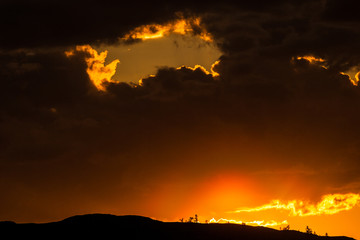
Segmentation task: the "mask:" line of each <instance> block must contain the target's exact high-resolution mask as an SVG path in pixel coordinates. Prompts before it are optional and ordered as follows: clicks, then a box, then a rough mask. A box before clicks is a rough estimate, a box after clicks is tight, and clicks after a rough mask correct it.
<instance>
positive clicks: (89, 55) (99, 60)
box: [65, 45, 120, 91]
mask: <svg viewBox="0 0 360 240" xmlns="http://www.w3.org/2000/svg"><path fill="white" fill-rule="evenodd" d="M75 51H76V52H84V53H86V57H85V61H86V64H87V69H86V72H87V74H88V75H89V78H90V80H91V81H92V83H93V84H94V85H95V87H96V88H97V89H98V90H99V91H105V90H106V89H105V87H104V85H103V84H104V83H105V82H114V80H112V79H111V78H112V77H113V76H114V74H115V73H116V67H117V64H118V63H119V62H120V61H119V60H118V59H116V60H114V61H112V62H111V63H109V64H107V65H105V59H106V57H107V54H108V52H107V51H104V52H101V53H100V54H99V53H98V52H97V51H96V50H95V49H93V48H92V47H91V46H90V45H82V46H76V49H75V50H70V51H66V52H65V55H66V56H67V57H71V56H73V55H74V54H75Z"/></svg>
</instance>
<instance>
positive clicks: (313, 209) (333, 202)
mask: <svg viewBox="0 0 360 240" xmlns="http://www.w3.org/2000/svg"><path fill="white" fill-rule="evenodd" d="M359 203H360V195H359V194H354V193H348V194H328V195H324V196H323V197H322V198H321V201H320V202H318V203H317V204H311V203H309V202H304V201H298V200H293V201H289V202H287V203H282V202H281V201H280V200H273V201H271V203H269V204H265V205H262V206H260V207H255V208H245V209H238V210H235V211H233V213H241V212H260V211H266V210H270V209H275V210H288V211H289V212H290V213H289V214H290V215H293V216H300V217H305V216H314V215H322V214H330V215H332V214H336V213H338V212H341V211H348V210H350V209H352V208H354V207H355V206H356V205H358V204H359Z"/></svg>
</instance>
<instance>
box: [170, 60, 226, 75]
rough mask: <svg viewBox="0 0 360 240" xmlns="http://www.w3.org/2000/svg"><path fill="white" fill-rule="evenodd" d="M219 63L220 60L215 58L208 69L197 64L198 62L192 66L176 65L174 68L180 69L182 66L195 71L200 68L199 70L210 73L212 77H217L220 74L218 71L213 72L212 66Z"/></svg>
mask: <svg viewBox="0 0 360 240" xmlns="http://www.w3.org/2000/svg"><path fill="white" fill-rule="evenodd" d="M219 63H220V60H217V61H215V62H214V63H213V64H212V65H211V68H210V71H208V70H206V68H205V67H203V66H201V65H199V64H196V65H195V66H194V67H187V66H184V65H183V66H180V67H177V68H176V69H178V70H180V69H182V68H186V69H190V70H192V71H195V70H197V69H200V70H201V71H203V72H204V73H206V74H208V75H212V76H213V77H218V76H220V74H219V73H218V72H215V70H214V67H215V66H216V65H217V64H219Z"/></svg>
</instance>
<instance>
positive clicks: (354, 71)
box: [340, 66, 360, 86]
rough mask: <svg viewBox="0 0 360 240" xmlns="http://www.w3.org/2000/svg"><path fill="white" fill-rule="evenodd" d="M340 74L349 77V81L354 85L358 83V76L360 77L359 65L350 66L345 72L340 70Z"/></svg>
mask: <svg viewBox="0 0 360 240" xmlns="http://www.w3.org/2000/svg"><path fill="white" fill-rule="evenodd" d="M340 74H342V75H345V76H347V77H349V80H350V82H351V83H352V84H353V85H354V86H358V85H359V78H360V67H359V66H355V67H352V68H350V69H349V70H348V71H346V72H340Z"/></svg>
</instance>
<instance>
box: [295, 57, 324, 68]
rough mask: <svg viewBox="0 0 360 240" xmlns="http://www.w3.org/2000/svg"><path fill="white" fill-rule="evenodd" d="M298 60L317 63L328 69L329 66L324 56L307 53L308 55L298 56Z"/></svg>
mask: <svg viewBox="0 0 360 240" xmlns="http://www.w3.org/2000/svg"><path fill="white" fill-rule="evenodd" d="M296 59H297V60H306V61H308V62H309V63H310V64H316V65H319V66H321V67H322V68H325V69H327V68H328V67H327V66H326V60H325V59H323V58H319V57H314V56H311V55H306V56H300V57H299V56H298V57H297V58H296Z"/></svg>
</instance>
